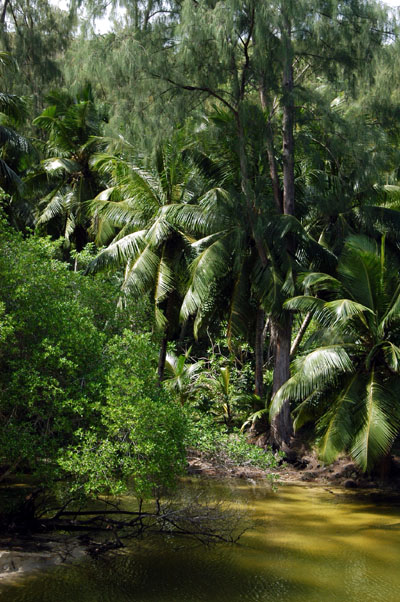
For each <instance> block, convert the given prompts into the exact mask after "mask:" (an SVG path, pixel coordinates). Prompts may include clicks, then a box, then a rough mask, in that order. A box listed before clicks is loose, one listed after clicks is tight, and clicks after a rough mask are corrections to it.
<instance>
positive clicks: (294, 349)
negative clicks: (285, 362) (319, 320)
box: [290, 311, 312, 359]
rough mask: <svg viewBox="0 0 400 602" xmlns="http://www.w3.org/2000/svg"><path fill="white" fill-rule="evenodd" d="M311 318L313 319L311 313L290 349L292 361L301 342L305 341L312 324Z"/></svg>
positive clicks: (305, 319)
mask: <svg viewBox="0 0 400 602" xmlns="http://www.w3.org/2000/svg"><path fill="white" fill-rule="evenodd" d="M311 318H312V313H311V312H310V311H309V312H308V314H307V315H306V317H305V318H304V320H303V322H302V324H301V326H300V328H299V332H298V333H297V335H296V338H295V339H294V341H293V344H292V346H291V348H290V358H291V359H292V358H293V357H294V356H295V354H296V351H297V349H298V348H299V345H300V343H301V341H302V340H303V337H304V335H305V333H306V331H307V328H308V325H309V324H310V322H311Z"/></svg>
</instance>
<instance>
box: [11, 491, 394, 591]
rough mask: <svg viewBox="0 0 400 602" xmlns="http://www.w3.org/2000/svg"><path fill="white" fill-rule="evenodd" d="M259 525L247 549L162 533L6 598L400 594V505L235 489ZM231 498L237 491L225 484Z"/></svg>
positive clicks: (15, 587)
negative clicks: (198, 542)
mask: <svg viewBox="0 0 400 602" xmlns="http://www.w3.org/2000/svg"><path fill="white" fill-rule="evenodd" d="M229 489H230V490H231V493H232V494H233V496H234V497H235V498H237V499H239V500H242V501H244V500H245V499H247V501H248V504H249V507H250V508H251V509H252V511H254V514H255V515H256V517H257V519H259V522H258V524H257V527H256V528H255V529H252V530H251V531H249V532H247V533H246V534H245V535H244V536H243V538H242V539H241V540H240V543H239V544H237V545H234V546H232V545H225V544H224V545H221V546H217V547H214V548H211V549H209V548H205V547H199V546H195V545H194V544H193V543H190V544H189V543H185V542H183V541H180V542H179V544H177V542H176V541H174V542H169V541H166V540H165V539H161V538H158V539H156V540H153V541H149V540H148V541H145V542H143V543H141V544H140V545H135V546H134V547H133V549H132V550H130V551H129V552H128V553H125V554H123V555H116V556H112V557H102V558H100V559H98V560H96V561H92V560H87V561H85V562H81V563H79V564H76V565H74V566H61V567H57V568H55V569H51V570H49V571H47V572H46V573H41V574H35V575H32V576H29V577H24V578H22V579H19V580H18V581H17V582H15V583H14V584H7V585H5V584H2V585H0V602H1V601H3V600H4V601H6V602H17V601H18V602H128V601H129V602H202V601H206V602H237V601H239V600H240V601H243V602H331V601H340V602H368V601H371V602H372V601H374V602H379V601H385V602H398V601H399V600H400V537H399V536H400V505H397V503H396V502H393V501H392V502H390V503H385V502H372V501H371V500H370V498H361V499H356V498H355V497H354V496H351V495H347V494H344V493H343V492H342V494H341V495H335V494H333V493H330V492H328V491H327V490H324V489H320V488H305V487H293V486H290V487H288V486H286V487H280V489H279V491H278V493H272V492H270V491H269V490H268V489H264V488H263V487H262V486H256V487H252V486H250V485H240V486H239V485H235V486H233V485H232V486H229ZM219 494H220V495H222V496H225V495H226V494H227V490H224V489H223V487H221V488H220V489H219Z"/></svg>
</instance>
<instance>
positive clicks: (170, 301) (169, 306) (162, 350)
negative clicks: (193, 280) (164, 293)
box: [157, 291, 175, 385]
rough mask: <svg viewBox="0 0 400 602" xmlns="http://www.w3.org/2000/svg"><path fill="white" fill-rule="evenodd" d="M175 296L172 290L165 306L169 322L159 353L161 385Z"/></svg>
mask: <svg viewBox="0 0 400 602" xmlns="http://www.w3.org/2000/svg"><path fill="white" fill-rule="evenodd" d="M174 298H175V295H174V291H172V293H170V294H169V295H168V299H167V307H166V308H165V318H166V320H167V322H166V326H165V330H164V334H163V338H162V340H161V345H160V352H159V355H158V366H157V376H158V384H159V385H161V383H162V381H163V380H164V371H165V360H166V357H167V345H168V341H169V339H170V336H171V335H172V332H171V331H172V328H171V322H172V315H173V309H174Z"/></svg>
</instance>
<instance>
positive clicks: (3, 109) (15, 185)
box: [0, 52, 36, 227]
mask: <svg viewBox="0 0 400 602" xmlns="http://www.w3.org/2000/svg"><path fill="white" fill-rule="evenodd" d="M12 66H13V60H12V58H11V57H10V55H9V54H7V53H5V52H0V69H9V68H10V67H12ZM26 116H27V109H26V103H25V100H24V99H23V98H21V97H19V96H16V95H15V94H7V93H5V92H1V93H0V189H1V190H2V191H3V193H5V195H4V194H3V195H2V197H3V198H2V200H3V201H6V205H5V210H6V213H7V215H8V217H9V219H10V221H11V222H13V223H14V225H15V226H17V227H18V226H19V225H21V226H23V225H26V224H29V225H31V224H32V223H33V221H32V208H31V206H30V205H29V203H27V202H26V200H25V199H24V197H23V195H22V187H23V183H22V175H23V173H24V171H25V170H26V169H27V168H28V166H29V165H30V163H31V162H32V161H33V160H34V159H35V158H36V156H35V153H34V151H33V148H32V145H31V144H30V142H29V141H28V140H27V138H25V137H24V136H22V135H21V134H19V133H18V131H17V130H18V129H19V127H20V126H21V125H22V124H23V122H24V120H25V119H26Z"/></svg>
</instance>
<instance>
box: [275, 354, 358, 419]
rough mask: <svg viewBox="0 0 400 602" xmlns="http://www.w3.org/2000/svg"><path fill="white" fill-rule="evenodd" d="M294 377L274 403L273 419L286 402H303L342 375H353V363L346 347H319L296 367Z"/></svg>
mask: <svg viewBox="0 0 400 602" xmlns="http://www.w3.org/2000/svg"><path fill="white" fill-rule="evenodd" d="M293 368H294V375H293V376H292V377H291V378H289V380H287V381H286V383H284V384H283V385H282V386H281V388H280V389H279V391H277V393H276V394H275V396H274V397H273V400H272V404H271V409H270V417H271V419H272V418H273V417H274V416H275V415H276V414H277V413H278V412H279V411H280V409H281V407H282V405H283V403H284V402H285V400H288V399H289V400H303V399H304V398H306V397H308V396H309V395H311V394H312V393H313V392H316V391H318V390H320V389H321V388H322V387H324V386H326V384H327V383H331V382H334V381H335V380H336V379H337V378H338V376H340V375H341V374H345V373H349V372H353V371H354V366H353V362H352V361H351V359H350V356H349V354H348V352H347V351H346V349H345V348H344V346H343V345H331V346H326V347H319V348H318V349H315V350H314V351H311V352H310V353H308V354H307V355H306V356H303V357H300V358H297V359H296V360H295V362H294V363H293Z"/></svg>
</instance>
